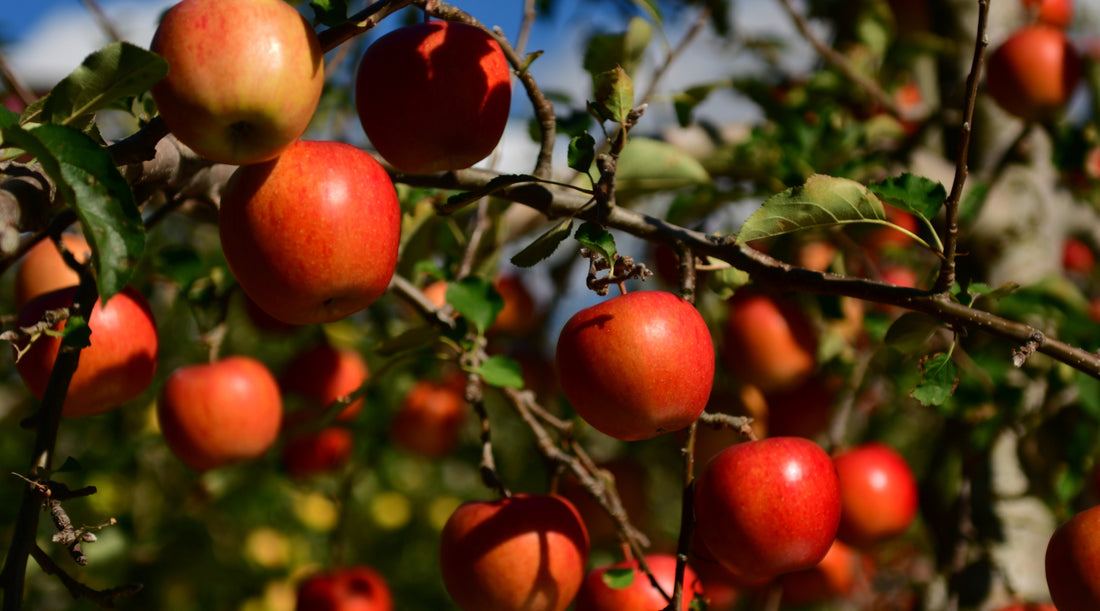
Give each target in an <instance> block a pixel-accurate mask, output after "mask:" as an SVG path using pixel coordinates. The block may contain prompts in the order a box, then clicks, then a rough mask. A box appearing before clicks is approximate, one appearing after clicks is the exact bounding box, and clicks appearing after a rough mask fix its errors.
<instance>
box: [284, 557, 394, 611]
mask: <svg viewBox="0 0 1100 611" xmlns="http://www.w3.org/2000/svg"><path fill="white" fill-rule="evenodd" d="M393 608H394V606H393V594H392V593H391V592H390V587H389V585H387V584H386V580H385V578H384V577H382V575H381V574H380V573H379V572H378V571H376V570H374V569H372V568H370V567H367V566H346V567H342V568H338V569H333V570H331V571H327V572H324V573H317V574H314V575H311V576H310V577H308V578H306V579H305V580H304V581H302V583H301V584H299V585H298V602H297V604H296V605H295V607H294V609H295V611H393Z"/></svg>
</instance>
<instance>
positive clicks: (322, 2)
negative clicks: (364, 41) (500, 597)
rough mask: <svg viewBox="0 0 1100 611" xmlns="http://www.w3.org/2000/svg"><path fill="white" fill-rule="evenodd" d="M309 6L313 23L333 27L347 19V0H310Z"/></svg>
mask: <svg viewBox="0 0 1100 611" xmlns="http://www.w3.org/2000/svg"><path fill="white" fill-rule="evenodd" d="M309 8H311V9H313V23H314V24H315V25H316V24H322V25H327V26H329V27H333V26H338V25H341V24H343V23H345V22H347V20H348V2H347V0H311V1H310V3H309Z"/></svg>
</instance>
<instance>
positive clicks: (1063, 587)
mask: <svg viewBox="0 0 1100 611" xmlns="http://www.w3.org/2000/svg"><path fill="white" fill-rule="evenodd" d="M1098 534H1100V506H1097V507H1091V508H1089V509H1086V510H1084V511H1082V512H1080V513H1078V514H1077V515H1075V516H1073V517H1072V518H1070V519H1069V521H1067V522H1066V523H1064V524H1062V525H1061V526H1059V527H1058V529H1057V530H1055V531H1054V534H1053V535H1051V537H1050V542H1049V543H1047V553H1046V576H1047V587H1048V588H1050V597H1051V599H1053V601H1054V606H1055V607H1057V608H1058V611H1090V610H1095V609H1100V580H1097V578H1096V576H1097V575H1100V536H1098Z"/></svg>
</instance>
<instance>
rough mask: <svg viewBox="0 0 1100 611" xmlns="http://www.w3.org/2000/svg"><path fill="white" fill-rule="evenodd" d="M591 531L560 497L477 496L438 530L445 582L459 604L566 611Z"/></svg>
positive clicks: (478, 608) (467, 610)
mask: <svg viewBox="0 0 1100 611" xmlns="http://www.w3.org/2000/svg"><path fill="white" fill-rule="evenodd" d="M588 548H589V542H588V532H587V531H586V530H585V527H584V523H583V522H582V521H581V517H580V515H579V514H578V513H577V510H576V509H575V508H574V507H573V505H572V504H571V503H570V502H569V501H567V500H565V499H564V498H562V497H560V496H554V495H526V494H516V495H513V496H511V497H508V498H504V499H500V500H497V501H474V502H469V503H465V504H463V505H461V506H460V507H459V508H458V509H456V510H455V511H454V513H453V514H451V517H450V518H449V519H448V520H447V523H446V525H444V527H443V532H442V534H441V535H440V551H439V560H440V564H441V568H442V572H443V584H444V585H445V586H446V588H447V592H448V593H450V595H451V598H452V599H453V600H454V602H455V603H456V604H457V605H458V607H459V608H461V609H462V610H463V611H564V610H565V609H566V608H567V607H569V605H570V604H571V603H572V602H573V598H574V597H575V596H576V595H577V591H578V590H579V589H580V587H581V582H582V581H583V580H584V575H585V566H586V565H587V564H588V551H589V550H588Z"/></svg>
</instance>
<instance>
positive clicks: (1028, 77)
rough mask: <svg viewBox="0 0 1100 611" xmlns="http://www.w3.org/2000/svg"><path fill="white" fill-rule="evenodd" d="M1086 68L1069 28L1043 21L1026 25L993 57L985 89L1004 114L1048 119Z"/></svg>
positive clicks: (1013, 34) (1001, 46) (991, 56)
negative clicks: (1057, 26) (1042, 22)
mask: <svg viewBox="0 0 1100 611" xmlns="http://www.w3.org/2000/svg"><path fill="white" fill-rule="evenodd" d="M1082 70H1083V68H1082V61H1081V58H1080V55H1079V54H1078V52H1077V50H1076V49H1075V48H1074V47H1073V44H1072V43H1071V42H1070V41H1069V39H1068V38H1066V34H1065V32H1063V31H1062V30H1061V29H1059V28H1055V27H1051V26H1049V25H1043V24H1037V25H1030V26H1025V27H1023V28H1020V29H1019V30H1016V31H1015V32H1013V33H1012V34H1011V35H1010V36H1009V37H1008V39H1007V40H1005V41H1004V42H1003V43H1002V44H1001V45H1000V46H999V47H997V48H996V49H994V50H993V53H992V54H991V55H990V56H989V62H988V72H987V74H986V90H987V91H988V92H989V95H990V96H991V97H992V98H993V100H994V101H995V102H997V105H999V106H1000V107H1001V108H1003V109H1004V110H1005V112H1007V113H1009V114H1011V115H1015V116H1016V117H1019V118H1021V119H1024V120H1026V121H1044V120H1048V119H1053V118H1054V117H1056V116H1057V115H1058V114H1059V113H1060V112H1061V111H1062V109H1063V108H1065V106H1066V103H1067V102H1069V98H1070V96H1071V95H1073V91H1074V89H1076V88H1077V83H1078V81H1080V79H1081V74H1082Z"/></svg>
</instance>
